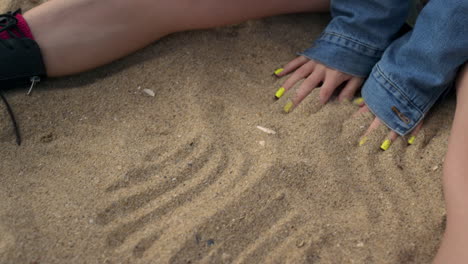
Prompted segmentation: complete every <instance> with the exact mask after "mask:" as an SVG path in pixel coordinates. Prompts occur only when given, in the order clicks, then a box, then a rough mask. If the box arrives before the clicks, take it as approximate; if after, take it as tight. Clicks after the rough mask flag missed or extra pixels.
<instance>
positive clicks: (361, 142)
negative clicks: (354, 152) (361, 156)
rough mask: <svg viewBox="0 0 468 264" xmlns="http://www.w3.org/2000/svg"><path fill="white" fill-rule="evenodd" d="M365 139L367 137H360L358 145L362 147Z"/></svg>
mask: <svg viewBox="0 0 468 264" xmlns="http://www.w3.org/2000/svg"><path fill="white" fill-rule="evenodd" d="M366 141H367V137H363V138H361V141H359V146H360V147H362V145H364V144H365V143H366Z"/></svg>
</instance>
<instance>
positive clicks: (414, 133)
mask: <svg viewBox="0 0 468 264" xmlns="http://www.w3.org/2000/svg"><path fill="white" fill-rule="evenodd" d="M422 126H423V122H421V123H419V125H417V126H416V128H415V129H414V130H413V131H412V132H411V135H410V138H409V139H408V144H409V145H413V144H414V142H415V141H416V136H417V135H418V134H419V131H421V128H422Z"/></svg>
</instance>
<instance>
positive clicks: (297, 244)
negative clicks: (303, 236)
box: [296, 240, 305, 248]
mask: <svg viewBox="0 0 468 264" xmlns="http://www.w3.org/2000/svg"><path fill="white" fill-rule="evenodd" d="M303 246H305V242H304V240H298V241H297V242H296V247H298V248H301V247H303Z"/></svg>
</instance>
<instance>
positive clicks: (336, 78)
mask: <svg viewBox="0 0 468 264" xmlns="http://www.w3.org/2000/svg"><path fill="white" fill-rule="evenodd" d="M290 73H292V75H291V76H290V77H289V78H288V79H287V80H286V82H284V84H283V86H282V87H280V88H279V89H278V91H277V92H276V94H275V97H276V98H277V99H279V98H281V97H282V96H283V95H284V94H285V93H286V92H287V91H289V90H290V89H291V88H292V87H294V85H296V84H297V83H298V82H299V81H302V80H304V82H303V83H302V84H301V85H300V87H299V88H298V89H297V90H296V93H295V95H294V96H293V97H292V99H291V101H289V102H287V103H286V105H285V106H284V111H285V112H287V113H288V112H290V111H292V110H293V109H294V108H295V107H297V106H298V105H299V104H300V103H301V102H302V100H304V98H305V97H307V96H308V95H309V94H310V93H311V92H312V91H313V90H314V89H315V88H317V87H318V86H319V85H320V84H322V85H321V86H320V94H319V97H320V98H319V100H320V102H321V103H322V104H326V103H327V102H328V100H330V97H331V96H332V95H333V93H335V92H336V91H337V89H338V88H340V89H341V91H340V92H339V95H338V100H339V101H342V100H345V99H348V100H351V99H352V98H353V97H354V94H355V93H356V92H357V91H358V90H359V89H360V88H361V86H362V83H363V81H364V80H363V78H360V77H356V76H352V75H349V74H346V73H343V72H340V71H338V70H335V69H332V68H329V67H327V66H325V65H323V64H321V63H319V62H316V61H314V60H310V59H308V58H306V57H304V56H300V57H297V58H296V59H294V60H293V61H291V62H290V63H288V64H286V65H285V66H284V68H280V69H277V70H276V71H275V72H274V75H276V76H277V77H283V76H286V75H288V74H290ZM341 87H342V88H341Z"/></svg>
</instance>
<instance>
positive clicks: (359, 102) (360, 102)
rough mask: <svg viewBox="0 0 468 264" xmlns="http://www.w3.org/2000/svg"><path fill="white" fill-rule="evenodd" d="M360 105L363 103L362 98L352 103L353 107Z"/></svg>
mask: <svg viewBox="0 0 468 264" xmlns="http://www.w3.org/2000/svg"><path fill="white" fill-rule="evenodd" d="M362 103H364V98H362V97H359V98H357V99H355V100H354V101H353V104H355V105H361V104H362Z"/></svg>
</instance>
